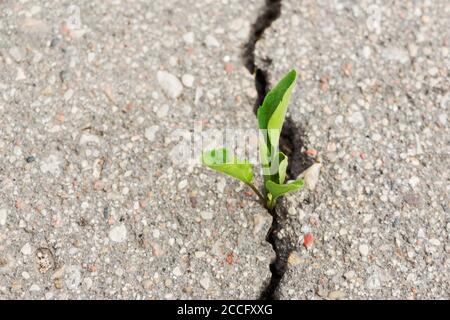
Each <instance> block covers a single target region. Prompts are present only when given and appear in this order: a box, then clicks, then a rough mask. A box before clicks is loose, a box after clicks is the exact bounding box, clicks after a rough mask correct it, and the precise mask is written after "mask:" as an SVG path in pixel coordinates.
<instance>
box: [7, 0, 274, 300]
mask: <svg viewBox="0 0 450 320" xmlns="http://www.w3.org/2000/svg"><path fill="white" fill-rule="evenodd" d="M262 3H263V1H262V0H258V1H246V2H245V4H244V3H242V2H241V1H237V0H229V1H220V2H218V1H172V0H169V1H168V0H163V1H159V0H158V1H132V2H126V3H125V2H120V1H114V2H101V3H100V2H95V3H94V2H91V1H76V6H75V7H73V6H71V5H73V4H74V3H73V2H70V1H60V2H57V3H56V2H48V1H20V2H17V1H2V2H1V4H0V70H1V71H0V115H1V116H0V298H1V299H5V298H14V299H22V298H33V299H43V298H46V299H65V298H70V299H78V298H81V299H93V298H108V299H110V298H114V299H175V298H176V299H178V298H222V299H228V298H257V297H258V296H259V295H260V292H261V290H262V288H263V286H264V284H265V283H266V282H267V281H268V280H269V279H270V276H271V274H270V270H269V264H270V260H271V258H272V257H273V252H272V248H271V246H270V245H269V244H268V243H267V242H265V235H266V233H267V231H268V229H269V227H270V224H271V217H270V216H269V215H268V213H267V212H266V211H265V210H264V209H262V208H261V207H260V206H259V205H258V204H257V203H256V202H255V197H254V196H252V195H251V194H250V193H246V192H247V191H248V190H247V189H246V188H244V187H243V186H242V185H241V184H239V183H237V182H235V181H233V180H232V179H228V178H225V177H222V176H219V175H217V174H216V173H214V172H212V171H210V170H207V169H205V168H202V167H200V166H193V165H191V166H189V167H180V166H179V165H178V164H177V163H175V162H174V161H173V160H176V159H173V157H172V156H171V155H172V153H171V152H173V150H174V147H175V146H176V145H178V143H177V142H178V139H179V137H178V136H176V135H175V130H176V129H185V130H192V128H193V127H194V121H195V122H199V121H200V122H202V123H203V125H204V127H205V128H206V129H208V128H225V127H226V126H230V127H232V128H245V127H252V126H253V125H254V124H255V121H254V118H253V115H252V113H251V112H252V111H251V109H252V104H253V101H254V99H255V96H256V93H255V89H254V84H253V78H252V77H251V75H249V73H248V72H247V71H246V70H245V69H244V68H243V66H242V64H241V60H240V53H241V47H242V44H243V43H244V42H245V41H246V39H247V36H248V33H249V28H250V22H251V21H252V20H253V18H254V16H255V15H256V12H257V9H258V8H259V7H260V6H261V5H262ZM78 13H79V16H78ZM249 119H252V121H249ZM254 231H255V232H254Z"/></svg>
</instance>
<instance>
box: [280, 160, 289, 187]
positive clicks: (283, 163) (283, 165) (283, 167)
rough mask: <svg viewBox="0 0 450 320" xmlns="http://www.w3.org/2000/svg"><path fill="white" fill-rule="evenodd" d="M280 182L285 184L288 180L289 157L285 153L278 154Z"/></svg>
mask: <svg viewBox="0 0 450 320" xmlns="http://www.w3.org/2000/svg"><path fill="white" fill-rule="evenodd" d="M278 161H279V163H278V181H279V183H280V184H283V183H284V180H285V179H286V169H287V166H288V157H287V156H286V155H285V154H284V153H283V152H279V153H278Z"/></svg>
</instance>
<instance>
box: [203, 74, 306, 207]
mask: <svg viewBox="0 0 450 320" xmlns="http://www.w3.org/2000/svg"><path fill="white" fill-rule="evenodd" d="M296 78H297V73H296V71H295V70H292V71H290V72H289V73H287V74H286V75H285V76H284V77H283V79H281V81H280V82H278V84H277V85H276V86H275V87H274V88H273V89H272V90H271V91H270V92H269V93H268V94H267V95H266V97H265V98H264V101H263V103H262V105H261V107H260V108H259V109H258V112H257V118H258V127H259V131H260V135H259V154H260V161H261V167H262V173H263V177H264V192H263V193H261V192H260V191H259V190H258V188H257V187H256V186H255V185H254V183H253V164H251V163H249V162H248V161H245V160H239V159H238V158H236V157H234V156H231V155H230V153H229V152H228V150H227V149H225V148H221V149H214V150H211V151H207V152H205V153H203V155H202V163H203V164H204V165H206V166H208V167H209V168H211V169H213V170H216V171H219V172H222V173H225V174H227V175H229V176H231V177H234V178H236V179H238V180H240V181H242V182H244V183H245V184H246V185H248V186H249V187H250V188H251V189H252V190H253V191H254V192H255V193H256V195H257V196H258V198H259V200H260V202H261V204H262V205H263V206H264V207H266V208H267V209H268V210H270V211H272V210H273V209H274V208H275V205H276V202H277V199H278V198H279V197H281V196H283V195H284V194H286V193H288V192H291V191H295V190H298V189H300V188H301V187H302V186H303V184H304V182H303V180H302V179H299V180H294V181H291V182H288V183H286V181H285V180H286V170H287V167H288V157H287V156H286V155H285V154H284V153H283V152H280V151H279V141H280V135H281V130H282V128H283V123H284V121H285V117H286V111H287V108H288V103H289V98H290V96H291V93H292V90H293V88H294V86H295V81H296Z"/></svg>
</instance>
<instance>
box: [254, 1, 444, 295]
mask: <svg viewBox="0 0 450 320" xmlns="http://www.w3.org/2000/svg"><path fill="white" fill-rule="evenodd" d="M449 12H450V4H449V2H448V1H443V0H442V1H419V2H404V1H396V2H388V1H376V2H371V1H360V2H353V1H295V0H284V1H282V16H281V18H280V19H278V20H277V21H275V22H274V24H273V25H272V27H271V28H270V29H267V30H266V31H265V33H264V37H263V39H261V40H260V41H259V42H258V45H257V53H256V56H257V57H258V58H259V60H260V61H259V65H261V66H264V65H265V64H264V62H263V60H264V58H271V59H272V64H271V65H270V66H269V67H267V68H268V69H267V70H268V72H269V74H270V77H271V79H272V81H271V83H272V84H273V83H274V82H275V80H277V79H279V78H280V77H281V76H282V75H283V74H284V73H285V72H287V71H288V70H289V69H291V68H296V69H297V70H298V71H299V73H300V79H299V80H300V81H299V83H298V85H297V88H296V90H295V93H294V95H293V98H292V99H291V100H292V102H293V104H292V105H291V107H290V115H291V117H292V119H293V121H294V122H295V123H296V124H297V125H298V126H300V127H301V128H302V129H303V131H304V132H305V134H306V135H307V137H308V143H307V146H306V147H305V149H310V150H309V151H308V153H309V154H312V155H314V152H315V151H314V150H312V149H315V150H317V151H318V156H319V157H320V158H322V170H321V175H320V178H319V181H318V183H317V186H316V188H315V190H314V191H310V192H303V193H301V194H294V195H290V196H289V197H288V198H287V199H286V201H285V203H284V205H285V206H286V208H287V210H288V211H289V214H288V216H287V217H286V218H285V219H284V220H283V224H284V228H283V230H282V231H281V232H280V233H279V236H280V237H285V238H288V239H290V241H291V242H294V243H296V250H295V252H294V253H293V254H292V255H291V257H290V259H289V262H290V263H289V267H288V271H287V272H286V274H285V277H284V278H283V280H282V282H281V284H280V286H279V290H278V291H277V293H278V295H279V297H280V298H281V299H322V298H323V299H341V298H346V299H365V298H380V299H399V298H400V299H415V298H416V299H449V298H450V296H449V294H450V272H449V271H450V255H449V253H450V245H449V240H450V238H449V231H450V215H449V204H450V202H449V190H450V189H449V186H450V184H449V167H450V166H449V165H450V161H449V159H450V158H449V152H450V141H449V140H450V132H449V124H448V113H449V107H450V92H449V89H450V80H449V76H448V74H449V62H450V55H449V40H450V32H449V30H450V20H449V19H448V17H449ZM308 233H310V234H312V236H313V238H314V241H313V244H310V245H309V247H308V249H306V248H305V246H304V245H303V242H304V236H305V235H306V234H308Z"/></svg>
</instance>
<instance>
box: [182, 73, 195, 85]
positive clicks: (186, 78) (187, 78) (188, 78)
mask: <svg viewBox="0 0 450 320" xmlns="http://www.w3.org/2000/svg"><path fill="white" fill-rule="evenodd" d="M194 80H195V78H194V76H193V75H191V74H184V75H183V76H182V77H181V82H182V83H183V84H184V86H185V87H188V88H192V86H193V85H194Z"/></svg>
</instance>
